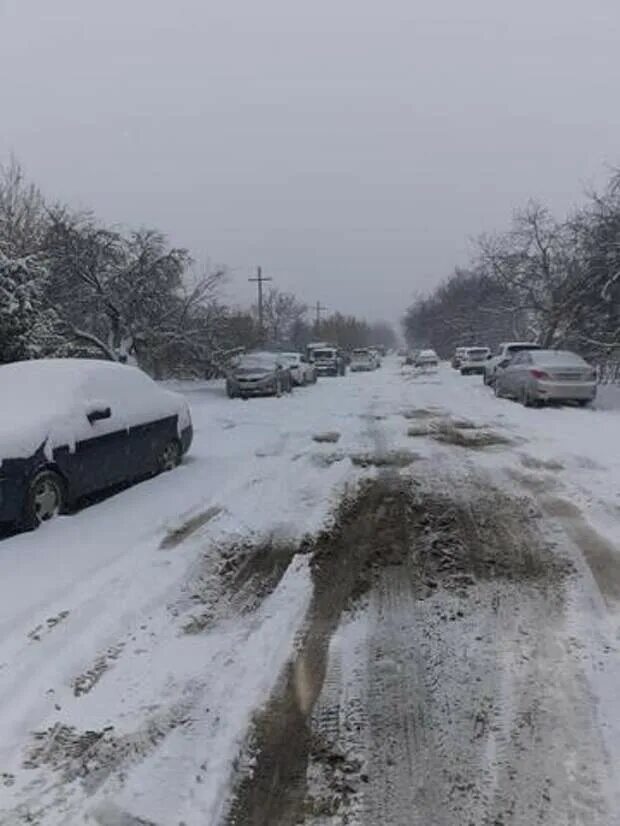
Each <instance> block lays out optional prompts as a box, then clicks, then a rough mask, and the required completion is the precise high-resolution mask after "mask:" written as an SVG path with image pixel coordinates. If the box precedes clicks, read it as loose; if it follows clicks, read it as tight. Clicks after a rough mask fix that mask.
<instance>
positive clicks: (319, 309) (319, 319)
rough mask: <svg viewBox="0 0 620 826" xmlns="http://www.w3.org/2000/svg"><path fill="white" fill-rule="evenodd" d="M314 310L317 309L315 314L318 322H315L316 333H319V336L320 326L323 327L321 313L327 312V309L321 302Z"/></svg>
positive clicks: (318, 302)
mask: <svg viewBox="0 0 620 826" xmlns="http://www.w3.org/2000/svg"><path fill="white" fill-rule="evenodd" d="M314 309H315V312H316V321H315V324H316V331H317V334H318V332H319V328H320V326H321V313H322V312H323V310H326V309H327V307H324V306H323V305H322V304H321V302H320V301H317V302H316V305H315V308H314Z"/></svg>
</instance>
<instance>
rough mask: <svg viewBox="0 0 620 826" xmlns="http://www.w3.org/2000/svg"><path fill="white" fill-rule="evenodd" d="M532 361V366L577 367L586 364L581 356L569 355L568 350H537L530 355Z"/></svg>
mask: <svg viewBox="0 0 620 826" xmlns="http://www.w3.org/2000/svg"><path fill="white" fill-rule="evenodd" d="M532 361H533V362H534V364H546V365H551V364H557V365H566V366H569V365H572V366H577V367H581V366H583V365H585V364H586V362H585V361H584V360H583V359H582V358H581V356H578V355H577V353H571V352H570V351H568V350H538V351H537V352H535V353H532Z"/></svg>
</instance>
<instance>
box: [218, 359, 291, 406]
mask: <svg viewBox="0 0 620 826" xmlns="http://www.w3.org/2000/svg"><path fill="white" fill-rule="evenodd" d="M292 389H293V378H292V376H291V371H290V369H289V368H288V366H287V365H286V364H285V363H284V360H283V359H282V357H281V355H280V354H279V353H267V352H257V353H246V354H244V355H243V356H240V357H239V358H238V359H237V362H236V364H235V366H234V367H233V368H232V369H231V370H230V372H229V373H228V376H227V377H226V392H227V393H228V396H229V398H231V399H234V398H237V397H239V398H242V399H247V398H248V397H249V396H281V395H282V393H290V392H291V391H292Z"/></svg>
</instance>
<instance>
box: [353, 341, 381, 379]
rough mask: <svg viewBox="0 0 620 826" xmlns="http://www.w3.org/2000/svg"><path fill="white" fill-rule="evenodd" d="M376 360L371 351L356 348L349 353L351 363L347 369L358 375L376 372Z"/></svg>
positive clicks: (365, 348) (364, 348)
mask: <svg viewBox="0 0 620 826" xmlns="http://www.w3.org/2000/svg"><path fill="white" fill-rule="evenodd" d="M378 366H379V364H378V359H377V357H376V356H375V354H374V352H373V351H372V350H369V349H368V348H367V347H358V348H357V349H355V350H353V352H352V353H351V363H350V365H349V368H350V370H351V372H352V373H359V372H362V371H369V370H376V369H377V367H378Z"/></svg>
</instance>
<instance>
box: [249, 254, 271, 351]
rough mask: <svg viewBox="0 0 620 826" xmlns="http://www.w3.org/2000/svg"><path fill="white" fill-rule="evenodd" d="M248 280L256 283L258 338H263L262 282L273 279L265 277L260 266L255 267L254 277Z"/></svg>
mask: <svg viewBox="0 0 620 826" xmlns="http://www.w3.org/2000/svg"><path fill="white" fill-rule="evenodd" d="M248 281H251V282H253V283H255V284H257V285H258V332H259V335H260V338H261V340H262V338H263V332H264V327H263V284H264V283H265V281H273V278H265V277H264V275H263V269H262V267H257V268H256V278H248Z"/></svg>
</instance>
